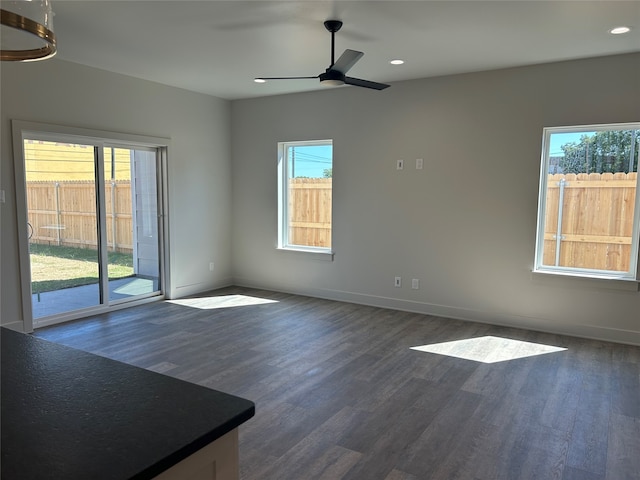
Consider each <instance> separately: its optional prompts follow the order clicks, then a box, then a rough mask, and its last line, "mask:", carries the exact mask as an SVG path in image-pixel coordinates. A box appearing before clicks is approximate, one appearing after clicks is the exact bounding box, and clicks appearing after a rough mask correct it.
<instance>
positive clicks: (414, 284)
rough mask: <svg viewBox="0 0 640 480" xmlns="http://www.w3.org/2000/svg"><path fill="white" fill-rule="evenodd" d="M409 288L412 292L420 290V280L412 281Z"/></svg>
mask: <svg viewBox="0 0 640 480" xmlns="http://www.w3.org/2000/svg"><path fill="white" fill-rule="evenodd" d="M411 288H413V289H414V290H418V289H419V288H420V280H419V279H417V278H414V279H412V280H411Z"/></svg>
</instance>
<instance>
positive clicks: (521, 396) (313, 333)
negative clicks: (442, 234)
mask: <svg viewBox="0 0 640 480" xmlns="http://www.w3.org/2000/svg"><path fill="white" fill-rule="evenodd" d="M199 297H200V298H199V299H198V300H196V299H190V300H181V301H180V302H177V303H170V302H159V303H153V304H148V305H144V306H140V307H134V308H131V309H127V310H121V311H118V312H114V313H110V314H105V315H101V316H97V317H92V318H89V319H84V320H79V321H75V322H72V323H68V324H64V325H58V326H55V327H49V328H46V329H41V330H38V331H37V332H36V334H35V335H37V336H38V337H41V338H45V339H48V340H51V341H54V342H58V343H62V344H64V345H68V346H71V347H75V348H79V349H81V350H85V351H89V352H93V353H96V354H99V355H103V356H106V357H109V358H113V359H116V360H120V361H123V362H126V363H129V364H133V365H137V366H140V367H143V368H147V369H149V370H154V371H158V372H161V373H164V374H166V375H171V376H174V377H177V378H181V379H183V380H187V381H190V382H194V383H198V384H201V385H206V386H209V387H211V388H214V389H217V390H221V391H224V392H228V393H232V394H235V395H239V396H242V397H245V398H248V399H250V400H252V401H254V402H255V403H256V416H255V417H254V418H253V419H251V420H250V421H249V422H247V423H246V424H244V425H243V426H242V427H241V429H240V468H241V476H242V479H243V480H315V479H323V480H426V479H443V480H452V479H465V480H466V479H468V480H501V479H504V480H516V479H545V480H546V479H561V480H576V479H579V480H597V479H599V480H625V479H640V347H632V346H625V345H617V344H612V343H606V342H599V341H591V340H583V339H577V338H572V337H564V336H559V335H551V334H543V333H536V332H530V331H525V330H518V329H511V328H503V327H495V326H490V325H483V324H475V323H470V322H462V321H457V320H450V319H445V318H436V317H432V316H428V315H420V314H414V313H407V312H399V311H393V310H385V309H381V308H374V307H367V306H360V305H353V304H348V303H340V302H333V301H327V300H320V299H314V298H309V297H303V296H296V295H289V294H284V293H276V292H268V291H262V290H253V289H246V288H239V287H232V288H227V289H223V290H217V291H215V292H210V293H209V294H207V295H201V296H199ZM252 298H253V299H260V301H262V302H264V301H265V300H268V301H270V303H260V304H256V305H246V303H249V302H247V300H251V299H252ZM240 304H244V305H240ZM234 305H238V306H234ZM487 335H491V336H495V337H502V338H509V339H514V340H520V341H525V342H532V343H540V344H544V345H552V346H557V347H564V348H566V350H564V351H559V352H554V353H547V354H543V355H537V356H530V357H526V358H520V359H516V360H508V361H502V362H497V363H482V362H478V361H472V360H465V359H462V358H457V357H454V356H448V355H440V354H433V353H426V352H422V351H417V350H412V349H411V347H414V346H421V345H427V344H435V343H442V342H451V341H455V340H463V339H470V338H476V337H482V336H487Z"/></svg>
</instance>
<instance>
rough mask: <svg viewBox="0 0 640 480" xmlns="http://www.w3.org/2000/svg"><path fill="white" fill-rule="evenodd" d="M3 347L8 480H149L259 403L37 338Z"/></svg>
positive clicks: (8, 334)
mask: <svg viewBox="0 0 640 480" xmlns="http://www.w3.org/2000/svg"><path fill="white" fill-rule="evenodd" d="M0 336H1V337H2V339H1V340H2V358H1V362H2V379H1V384H2V385H1V388H2V390H1V391H0V395H1V399H0V405H1V424H0V429H1V450H2V453H1V463H0V471H1V472H2V480H13V479H15V480H29V479H45V478H51V479H65V480H75V479H83V480H86V479H92V480H100V479H114V480H116V479H149V478H153V477H154V476H156V475H158V474H159V473H161V472H163V471H164V470H166V469H168V468H170V467H171V466H173V465H175V464H176V463H178V462H180V461H181V460H183V459H185V458H186V457H188V456H189V455H191V454H192V453H194V452H196V451H197V450H199V449H200V448H202V447H204V446H206V445H207V444H209V443H211V442H213V441H214V440H216V439H218V438H219V437H221V436H222V435H224V434H226V433H228V432H230V431H231V430H233V429H234V428H236V427H238V426H239V425H240V424H242V423H243V422H245V421H247V420H248V419H250V418H251V417H252V416H253V415H254V413H255V406H254V404H253V402H251V401H249V400H246V399H243V398H240V397H236V396H233V395H228V394H226V393H222V392H218V391H216V390H212V389H209V388H205V387H201V386H198V385H195V384H192V383H188V382H185V381H182V380H178V379H175V378H171V377H168V376H165V375H161V374H158V373H154V372H150V371H147V370H144V369H142V368H138V367H134V366H131V365H127V364H124V363H121V362H117V361H115V360H110V359H108V358H104V357H100V356H97V355H93V354H90V353H87V352H82V351H80V350H75V349H72V348H69V347H65V346H62V345H58V344H54V343H51V342H48V341H46V340H42V339H39V338H34V337H32V336H30V335H25V334H21V333H16V332H13V331H11V330H8V329H6V328H2V329H0Z"/></svg>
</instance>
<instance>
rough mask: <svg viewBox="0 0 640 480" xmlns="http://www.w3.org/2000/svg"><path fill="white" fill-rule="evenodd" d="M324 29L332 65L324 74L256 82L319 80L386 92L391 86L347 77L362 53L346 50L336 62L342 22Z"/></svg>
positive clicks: (329, 24) (327, 83) (325, 82)
mask: <svg viewBox="0 0 640 480" xmlns="http://www.w3.org/2000/svg"><path fill="white" fill-rule="evenodd" d="M324 27H325V28H326V29H327V30H328V31H329V32H331V65H329V68H327V69H326V70H325V71H324V73H321V74H319V75H315V76H313V77H257V78H256V80H257V81H260V80H294V79H310V78H319V79H320V83H321V84H322V85H327V86H337V85H344V84H347V85H354V86H356V87H365V88H372V89H374V90H384V89H385V88H387V87H389V86H390V85H386V84H384V83H377V82H372V81H370V80H362V79H360V78H353V77H347V76H346V73H347V72H348V71H349V70H350V69H351V67H353V66H354V65H355V64H356V62H357V61H358V60H360V58H362V56H363V55H364V53H362V52H358V51H356V50H349V49H347V50H345V51H344V53H343V54H342V55H340V58H338V61H336V60H335V36H336V32H337V31H338V30H340V28H341V27H342V22H341V21H340V20H327V21H326V22H324Z"/></svg>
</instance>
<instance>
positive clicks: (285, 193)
mask: <svg viewBox="0 0 640 480" xmlns="http://www.w3.org/2000/svg"><path fill="white" fill-rule="evenodd" d="M326 145H330V146H331V147H332V154H331V168H332V169H333V140H332V139H323V140H302V141H287V142H278V244H277V249H278V250H282V251H292V252H300V253H308V254H319V255H320V256H321V257H325V256H327V257H328V258H329V259H333V201H332V202H331V219H332V222H331V246H330V247H314V246H305V245H297V244H293V243H290V242H289V188H288V185H289V165H288V163H289V162H287V156H286V153H287V150H288V149H289V147H291V146H326ZM332 189H333V184H332ZM321 257H319V258H321Z"/></svg>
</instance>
